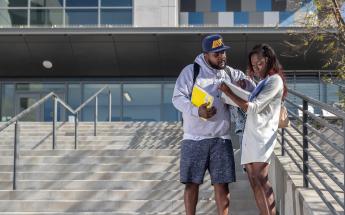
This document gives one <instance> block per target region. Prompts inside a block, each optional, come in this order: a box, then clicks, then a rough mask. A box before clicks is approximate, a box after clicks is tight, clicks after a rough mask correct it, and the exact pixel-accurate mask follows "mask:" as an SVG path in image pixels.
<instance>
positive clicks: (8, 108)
mask: <svg viewBox="0 0 345 215" xmlns="http://www.w3.org/2000/svg"><path fill="white" fill-rule="evenodd" d="M14 89H15V88H14V84H4V85H3V88H2V100H1V121H8V120H10V119H11V118H12V117H13V116H14V109H15V108H14Z"/></svg>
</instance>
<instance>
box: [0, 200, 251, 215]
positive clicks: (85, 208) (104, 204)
mask: <svg viewBox="0 0 345 215" xmlns="http://www.w3.org/2000/svg"><path fill="white" fill-rule="evenodd" d="M246 203H247V201H246V200H243V201H241V200H232V201H231V203H230V207H231V209H232V211H233V212H239V211H245V210H246V209H247V208H248V205H247V204H246ZM183 204H184V203H183V200H130V201H90V200H88V201H49V200H43V201H39V200H34V201H32V200H18V201H17V200H1V201H0V211H3V212H16V211H20V212H37V211H40V212H64V211H68V212H116V213H120V212H122V213H126V212H127V213H128V212H137V213H160V212H163V213H177V212H179V213H182V212H183V211H184V206H183ZM197 211H198V212H201V213H215V211H216V206H215V203H214V202H213V201H209V200H200V201H199V203H198V205H197Z"/></svg>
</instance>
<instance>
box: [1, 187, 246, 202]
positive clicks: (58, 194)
mask: <svg viewBox="0 0 345 215" xmlns="http://www.w3.org/2000/svg"><path fill="white" fill-rule="evenodd" d="M199 199H200V200H214V193H213V190H200V192H199ZM0 200H32V201H33V200H41V201H42V200H54V201H62V200H66V201H75V200H85V201H88V200H104V201H121V200H183V191H181V189H179V190H166V191H165V192H164V193H163V192H162V190H145V191H143V190H17V191H3V190H2V191H0ZM242 200H244V199H242Z"/></svg>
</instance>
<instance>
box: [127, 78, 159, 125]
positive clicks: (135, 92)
mask: <svg viewBox="0 0 345 215" xmlns="http://www.w3.org/2000/svg"><path fill="white" fill-rule="evenodd" d="M160 102H161V85H160V84H124V85H123V106H124V107H123V120H124V121H159V120H160V113H161V111H160Z"/></svg>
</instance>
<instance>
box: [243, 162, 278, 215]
mask: <svg viewBox="0 0 345 215" xmlns="http://www.w3.org/2000/svg"><path fill="white" fill-rule="evenodd" d="M245 167H246V170H247V174H248V179H249V182H250V185H251V186H252V189H253V192H254V196H255V200H256V204H257V206H258V208H259V210H260V214H262V215H275V214H276V207H275V200H274V193H273V189H272V186H271V184H270V183H269V181H268V168H269V164H268V163H259V162H257V163H250V164H246V165H245Z"/></svg>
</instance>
